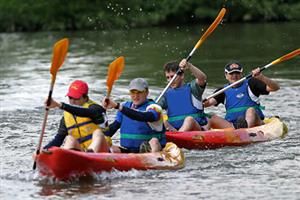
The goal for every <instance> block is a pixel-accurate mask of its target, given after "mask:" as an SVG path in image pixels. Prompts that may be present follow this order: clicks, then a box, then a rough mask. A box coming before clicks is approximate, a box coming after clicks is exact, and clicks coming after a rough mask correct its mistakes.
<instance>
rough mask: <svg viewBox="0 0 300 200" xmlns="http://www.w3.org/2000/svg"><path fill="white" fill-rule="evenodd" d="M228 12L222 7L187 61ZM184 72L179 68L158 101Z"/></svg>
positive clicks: (157, 100)
mask: <svg viewBox="0 0 300 200" xmlns="http://www.w3.org/2000/svg"><path fill="white" fill-rule="evenodd" d="M225 13H226V9H225V8H222V9H221V11H220V12H219V14H218V16H217V18H216V19H215V21H214V22H213V23H212V24H211V25H210V26H209V27H208V29H207V30H206V31H205V33H204V34H203V35H202V36H201V38H200V39H199V41H198V42H197V44H196V45H195V46H194V48H193V50H192V51H191V52H190V54H189V55H188V57H187V58H186V60H187V61H189V60H190V59H191V58H192V56H193V54H194V53H195V51H196V50H197V49H198V48H199V47H200V46H201V44H202V43H203V42H204V41H205V39H206V38H207V37H208V36H209V35H210V34H211V33H212V32H213V31H214V30H215V29H216V28H217V26H218V24H219V23H220V22H221V21H222V19H223V17H224V15H225ZM180 73H182V70H181V69H178V70H177V72H176V74H175V75H174V76H173V78H172V79H171V80H170V81H169V83H168V85H167V86H166V87H165V89H164V90H163V91H162V93H161V94H160V95H159V97H158V98H157V99H156V102H159V101H160V99H161V98H162V97H163V96H164V94H165V93H166V91H167V89H168V88H169V87H170V85H171V84H172V83H173V82H174V80H175V79H176V78H177V76H178V75H179V74H180Z"/></svg>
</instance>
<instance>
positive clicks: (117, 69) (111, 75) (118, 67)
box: [106, 56, 125, 96]
mask: <svg viewBox="0 0 300 200" xmlns="http://www.w3.org/2000/svg"><path fill="white" fill-rule="evenodd" d="M124 66H125V58H124V57H123V56H121V57H119V58H117V59H115V60H114V61H113V62H112V63H110V64H109V67H108V72H107V79H106V86H107V96H109V95H110V92H111V90H112V87H113V84H114V82H115V80H117V79H118V78H119V77H120V76H121V74H122V72H123V69H124Z"/></svg>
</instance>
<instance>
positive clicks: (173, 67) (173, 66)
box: [164, 61, 184, 76]
mask: <svg viewBox="0 0 300 200" xmlns="http://www.w3.org/2000/svg"><path fill="white" fill-rule="evenodd" d="M178 69H179V63H178V62H177V61H170V62H168V63H166V64H165V65H164V72H177V71H178ZM183 73H184V71H182V70H181V71H180V72H179V73H178V75H179V76H180V75H182V74H183Z"/></svg>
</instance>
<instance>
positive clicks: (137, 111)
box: [102, 78, 166, 153]
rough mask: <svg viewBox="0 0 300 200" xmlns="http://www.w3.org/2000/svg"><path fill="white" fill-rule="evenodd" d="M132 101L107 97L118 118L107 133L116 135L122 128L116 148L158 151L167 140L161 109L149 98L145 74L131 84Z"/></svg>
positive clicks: (105, 102) (104, 104)
mask: <svg viewBox="0 0 300 200" xmlns="http://www.w3.org/2000/svg"><path fill="white" fill-rule="evenodd" d="M129 93H130V98H131V101H127V102H125V103H122V104H120V103H116V102H115V101H113V100H111V99H107V98H105V99H104V100H103V101H102V104H103V106H104V107H105V108H107V109H110V108H114V109H116V110H117V111H118V112H117V115H116V119H115V121H114V122H113V123H112V124H110V125H109V129H108V131H106V132H104V134H105V135H106V136H110V137H111V136H113V135H114V134H115V133H116V132H117V130H118V129H120V145H121V146H113V147H112V151H113V152H122V153H143V152H157V151H160V150H161V149H162V147H164V146H165V144H166V136H165V128H164V126H163V119H162V118H163V117H162V109H161V108H160V106H159V105H157V104H156V103H155V102H154V101H153V100H151V99H148V98H147V97H148V94H149V88H148V83H147V81H146V80H145V79H143V78H136V79H133V80H132V81H131V82H130V84H129Z"/></svg>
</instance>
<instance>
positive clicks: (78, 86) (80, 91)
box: [67, 80, 89, 99]
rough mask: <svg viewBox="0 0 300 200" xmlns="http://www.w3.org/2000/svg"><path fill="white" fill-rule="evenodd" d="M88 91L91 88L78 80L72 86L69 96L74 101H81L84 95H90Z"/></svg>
mask: <svg viewBox="0 0 300 200" xmlns="http://www.w3.org/2000/svg"><path fill="white" fill-rule="evenodd" d="M88 91H89V86H88V84H87V83H86V82H84V81H80V80H76V81H74V82H73V83H72V84H71V85H70V87H69V91H68V94H67V96H68V97H72V98H74V99H79V98H80V97H81V96H82V95H84V94H88Z"/></svg>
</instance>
